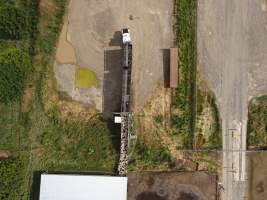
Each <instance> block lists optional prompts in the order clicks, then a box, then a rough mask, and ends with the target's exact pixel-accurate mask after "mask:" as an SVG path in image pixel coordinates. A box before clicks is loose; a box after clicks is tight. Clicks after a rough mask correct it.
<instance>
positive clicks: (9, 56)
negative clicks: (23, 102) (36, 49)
mask: <svg viewBox="0 0 267 200" xmlns="http://www.w3.org/2000/svg"><path fill="white" fill-rule="evenodd" d="M31 71H32V66H31V60H30V56H29V55H28V53H24V52H22V51H21V50H19V49H16V48H10V49H6V50H5V51H3V52H2V53H0V102H2V103H5V104H8V103H12V102H14V101H18V100H20V99H21V97H22V95H23V93H24V88H25V83H26V79H27V76H28V75H29V73H30V72H31Z"/></svg>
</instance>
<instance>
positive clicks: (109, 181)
mask: <svg viewBox="0 0 267 200" xmlns="http://www.w3.org/2000/svg"><path fill="white" fill-rule="evenodd" d="M127 180H128V179H127V177H115V176H95V175H94V176H92V175H62V174H61V175H58V174H42V175H41V186H40V199H39V200H74V199H75V200H89V199H92V200H107V199H110V200H127Z"/></svg>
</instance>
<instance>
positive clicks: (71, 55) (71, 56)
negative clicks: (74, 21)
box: [56, 17, 76, 64]
mask: <svg viewBox="0 0 267 200" xmlns="http://www.w3.org/2000/svg"><path fill="white" fill-rule="evenodd" d="M67 31H68V19H67V17H66V19H65V21H64V24H63V27H62V30H61V33H60V37H59V42H58V46H57V51H56V60H57V61H58V62H59V63H65V64H76V56H75V51H74V49H73V47H72V46H71V44H70V43H69V42H68V40H67Z"/></svg>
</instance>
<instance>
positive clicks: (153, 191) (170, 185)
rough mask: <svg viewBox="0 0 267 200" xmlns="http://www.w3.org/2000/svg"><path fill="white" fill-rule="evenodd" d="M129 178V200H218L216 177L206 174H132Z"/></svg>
mask: <svg viewBox="0 0 267 200" xmlns="http://www.w3.org/2000/svg"><path fill="white" fill-rule="evenodd" d="M128 178H129V180H128V200H216V192H217V188H216V177H215V176H214V175H211V174H207V173H205V172H161V173H155V172H154V173H152V172H143V173H130V174H129V177H128ZM152 180H153V181H152Z"/></svg>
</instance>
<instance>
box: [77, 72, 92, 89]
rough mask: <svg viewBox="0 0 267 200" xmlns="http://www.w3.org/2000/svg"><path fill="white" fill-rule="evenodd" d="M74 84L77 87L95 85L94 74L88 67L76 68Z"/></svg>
mask: <svg viewBox="0 0 267 200" xmlns="http://www.w3.org/2000/svg"><path fill="white" fill-rule="evenodd" d="M75 85H76V87H78V88H90V87H92V86H95V85H96V75H95V74H94V72H92V71H91V70H90V69H87V68H77V69H76V80H75Z"/></svg>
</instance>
